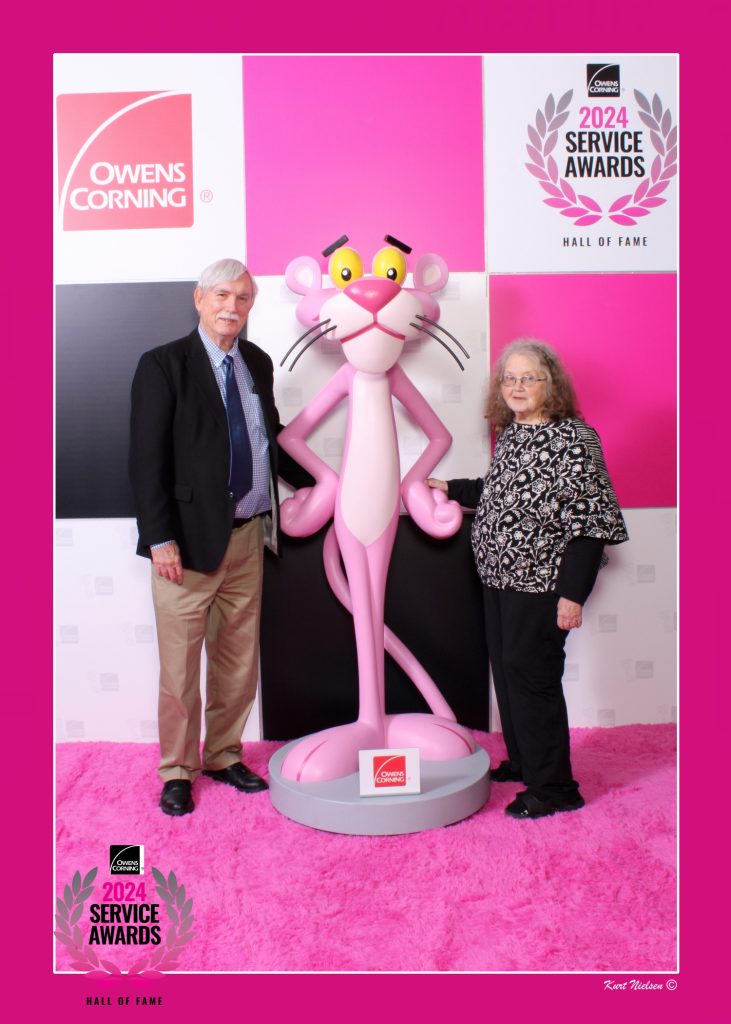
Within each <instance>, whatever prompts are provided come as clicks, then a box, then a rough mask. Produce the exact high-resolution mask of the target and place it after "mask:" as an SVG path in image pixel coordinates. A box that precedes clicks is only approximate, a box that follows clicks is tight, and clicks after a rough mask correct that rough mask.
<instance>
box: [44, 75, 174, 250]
mask: <svg viewBox="0 0 731 1024" xmlns="http://www.w3.org/2000/svg"><path fill="white" fill-rule="evenodd" d="M57 114H58V118H57V124H58V182H59V201H60V206H61V211H62V222H63V228H64V230H65V231H95V230H96V231H100V230H104V231H109V230H112V231H114V230H117V231H119V230H125V229H130V228H132V229H134V228H185V227H190V226H191V225H192V223H193V139H192V120H191V97H190V95H189V94H184V93H176V92H162V93H160V92H156V93H145V92H133V93H89V94H81V95H71V94H69V95H65V96H59V97H58V100H57Z"/></svg>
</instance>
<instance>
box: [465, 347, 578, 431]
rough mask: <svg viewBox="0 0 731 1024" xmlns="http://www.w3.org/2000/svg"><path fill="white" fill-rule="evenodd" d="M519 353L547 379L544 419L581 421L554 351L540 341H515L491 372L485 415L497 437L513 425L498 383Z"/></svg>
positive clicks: (566, 379) (571, 390)
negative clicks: (506, 366) (507, 366)
mask: <svg viewBox="0 0 731 1024" xmlns="http://www.w3.org/2000/svg"><path fill="white" fill-rule="evenodd" d="M519 352H523V353H525V354H526V355H530V356H533V357H534V358H535V359H536V360H538V364H539V366H540V370H541V372H542V373H545V375H546V378H547V380H546V404H545V407H544V413H545V415H546V419H548V420H551V421H554V422H555V421H556V420H565V419H571V418H579V419H580V418H581V412H580V411H579V406H578V403H577V401H576V393H575V391H574V386H573V384H572V383H571V378H570V377H569V375H568V373H567V372H566V370H565V369H564V366H563V363H562V362H561V360H560V359H559V358H558V356H557V355H556V353H555V352H554V351H553V349H552V348H551V347H550V346H549V345H545V344H544V343H543V342H542V341H536V340H535V338H518V339H517V340H516V341H511V342H510V344H509V345H508V346H506V348H504V349H503V351H502V352H501V353H500V358H499V359H498V361H497V362H496V363H495V365H494V366H493V368H492V376H491V377H490V389H489V391H488V395H487V410H486V413H485V415H486V416H487V418H488V420H489V421H490V425H491V427H492V429H493V430H494V431H495V433H496V434H497V435H498V436H499V435H500V434H502V432H503V431H504V430H505V428H506V427H508V426H510V424H511V423H512V422H513V411H512V409H510V408H509V406H508V405H507V404H506V402H505V399H504V398H503V389H502V385H501V383H500V382H501V381H502V379H503V373H504V372H505V364H506V363H507V361H508V359H509V358H510V357H511V356H514V355H517V353H519Z"/></svg>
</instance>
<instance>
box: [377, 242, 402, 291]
mask: <svg viewBox="0 0 731 1024" xmlns="http://www.w3.org/2000/svg"><path fill="white" fill-rule="evenodd" d="M407 269H408V268H407V266H406V257H405V256H404V254H403V253H402V252H399V250H398V249H392V248H391V247H390V246H387V247H386V248H385V249H379V251H378V252H377V253H376V255H375V256H374V257H373V273H374V274H375V275H376V277H387V278H388V279H389V281H395V282H396V284H403V283H404V281H405V280H406V271H407Z"/></svg>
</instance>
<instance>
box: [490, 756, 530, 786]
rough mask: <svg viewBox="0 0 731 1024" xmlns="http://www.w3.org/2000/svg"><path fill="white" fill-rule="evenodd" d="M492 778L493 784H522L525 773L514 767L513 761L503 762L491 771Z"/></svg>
mask: <svg viewBox="0 0 731 1024" xmlns="http://www.w3.org/2000/svg"><path fill="white" fill-rule="evenodd" d="M490 778H491V779H492V781H493V782H522V781H523V773H522V771H521V769H520V768H514V767H513V762H512V761H501V762H500V764H499V765H498V766H497V768H491V769H490Z"/></svg>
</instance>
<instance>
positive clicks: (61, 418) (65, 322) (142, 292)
mask: <svg viewBox="0 0 731 1024" xmlns="http://www.w3.org/2000/svg"><path fill="white" fill-rule="evenodd" d="M194 287H195V282H193V281H190V282H178V281H176V282H172V283H171V282H166V283H158V284H155V283H153V284H83V285H59V286H58V288H57V289H56V515H57V516H58V518H59V519H107V518H113V519H116V518H127V517H131V516H133V515H134V511H133V507H132V492H131V489H130V485H129V480H128V476H127V452H128V445H129V393H130V387H131V384H132V377H133V376H134V372H135V369H136V367H137V361H138V360H139V358H140V356H141V355H142V353H143V352H146V351H147V350H148V349H150V348H155V346H156V345H163V344H164V343H165V342H167V341H173V340H174V339H175V338H180V337H182V336H183V335H184V334H189V333H190V331H192V330H193V328H194V327H195V325H196V324H197V322H198V315H197V313H196V311H195V306H194V305H193V289H194Z"/></svg>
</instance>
